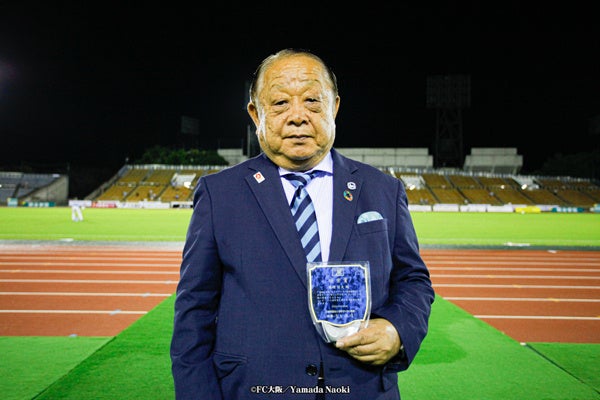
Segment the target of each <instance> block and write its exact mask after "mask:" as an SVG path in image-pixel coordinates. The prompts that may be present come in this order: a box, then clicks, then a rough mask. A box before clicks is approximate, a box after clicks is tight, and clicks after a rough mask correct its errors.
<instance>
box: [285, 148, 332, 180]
mask: <svg viewBox="0 0 600 400" xmlns="http://www.w3.org/2000/svg"><path fill="white" fill-rule="evenodd" d="M313 170H319V171H323V172H325V173H327V174H329V175H333V158H332V157H331V152H328V153H327V155H326V156H325V157H324V158H323V159H322V160H321V162H320V163H318V164H317V165H315V167H314V168H312V169H310V170H308V171H306V172H310V171H313ZM290 172H294V171H290V170H287V169H285V168H281V167H279V176H283V175H285V174H289V173H290Z"/></svg>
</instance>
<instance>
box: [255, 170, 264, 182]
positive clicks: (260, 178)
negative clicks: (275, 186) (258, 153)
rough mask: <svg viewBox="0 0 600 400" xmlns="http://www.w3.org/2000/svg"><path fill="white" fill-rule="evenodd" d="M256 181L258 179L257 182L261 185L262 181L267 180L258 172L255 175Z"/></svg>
mask: <svg viewBox="0 0 600 400" xmlns="http://www.w3.org/2000/svg"><path fill="white" fill-rule="evenodd" d="M254 179H256V182H258V183H261V182H262V181H264V180H265V177H264V176H263V174H262V173H261V172H257V173H255V174H254Z"/></svg>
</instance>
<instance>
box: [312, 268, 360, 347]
mask: <svg viewBox="0 0 600 400" xmlns="http://www.w3.org/2000/svg"><path fill="white" fill-rule="evenodd" d="M306 270H307V274H308V307H309V309H310V315H311V317H312V320H313V323H314V324H315V328H316V329H317V331H318V332H319V334H320V335H321V337H322V338H323V339H324V340H325V341H326V342H328V343H331V342H336V341H337V340H338V339H341V338H343V337H345V336H348V335H351V334H353V333H355V332H358V330H359V329H360V328H361V327H363V326H366V325H367V323H368V321H369V315H370V313H371V278H370V273H369V262H368V261H360V262H311V263H308V264H307V266H306Z"/></svg>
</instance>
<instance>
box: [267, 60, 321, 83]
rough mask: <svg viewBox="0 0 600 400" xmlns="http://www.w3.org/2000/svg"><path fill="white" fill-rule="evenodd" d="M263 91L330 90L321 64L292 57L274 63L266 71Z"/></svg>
mask: <svg viewBox="0 0 600 400" xmlns="http://www.w3.org/2000/svg"><path fill="white" fill-rule="evenodd" d="M261 83H262V85H261V89H266V90H269V91H270V90H277V89H284V88H287V89H294V88H296V89H299V88H308V87H319V88H330V86H331V85H330V84H329V82H328V79H327V73H326V71H325V69H324V68H323V66H322V65H321V63H319V62H318V61H316V60H314V59H312V58H310V57H307V56H290V57H285V58H283V59H280V60H277V61H275V62H273V63H272V64H271V65H270V66H269V67H268V69H267V70H265V72H264V75H263V79H262V82H261Z"/></svg>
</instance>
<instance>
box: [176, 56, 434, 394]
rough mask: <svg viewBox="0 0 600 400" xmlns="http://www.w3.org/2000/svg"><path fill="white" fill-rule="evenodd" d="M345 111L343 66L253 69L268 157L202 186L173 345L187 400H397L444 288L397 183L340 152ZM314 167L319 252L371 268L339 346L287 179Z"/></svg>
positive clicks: (313, 63) (255, 104)
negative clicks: (318, 297)
mask: <svg viewBox="0 0 600 400" xmlns="http://www.w3.org/2000/svg"><path fill="white" fill-rule="evenodd" d="M339 107H340V96H339V94H338V87H337V81H336V76H335V75H334V73H333V71H332V70H331V69H330V67H329V66H328V65H327V64H326V63H325V62H324V61H323V60H322V59H321V58H320V57H319V56H317V55H316V54H314V53H312V52H310V51H307V50H296V49H284V50H281V51H279V52H277V53H275V54H272V55H269V56H268V57H267V58H266V59H264V60H263V61H262V63H261V64H260V65H259V67H258V69H257V70H256V72H255V75H254V80H253V82H252V84H251V86H250V102H249V104H248V107H247V108H248V113H249V114H250V117H251V118H252V120H253V121H254V123H255V125H256V135H257V137H258V141H259V144H260V147H261V150H262V152H261V154H259V155H258V156H256V157H254V158H251V159H249V160H247V161H244V162H242V163H240V164H237V165H235V166H232V167H229V168H227V169H225V170H222V171H220V172H218V173H214V174H210V175H206V176H203V177H202V178H201V179H200V181H199V183H198V185H197V188H196V190H195V193H194V200H193V214H192V217H191V220H190V223H189V227H188V231H187V236H186V241H185V245H184V249H183V253H182V256H183V257H182V262H181V269H180V280H179V283H178V287H177V292H176V299H175V306H174V307H175V316H174V329H173V334H172V339H171V349H170V354H171V361H172V375H173V379H174V383H175V394H176V398H177V399H178V400H183V399H203V400H207V399H219V400H223V399H224V400H234V399H264V398H273V399H275V398H277V399H296V400H299V399H345V400H350V399H359V400H364V399H369V400H383V399H399V398H400V393H399V388H398V376H397V375H398V372H400V371H403V370H405V369H407V368H408V367H409V365H410V364H411V362H412V361H413V359H414V358H415V355H416V354H417V352H418V351H419V349H420V346H421V343H422V341H423V339H424V338H425V337H426V334H427V331H428V324H429V315H430V312H431V305H432V303H433V301H434V297H435V295H434V291H433V289H432V285H431V280H430V276H429V271H428V269H427V266H426V265H425V263H424V261H423V259H422V258H421V256H420V253H419V244H418V240H417V236H416V233H415V229H414V226H413V222H412V219H411V216H410V214H409V210H408V201H407V197H406V193H405V190H404V187H403V184H402V183H401V181H400V180H399V179H397V178H395V177H392V176H391V175H388V174H385V173H383V172H382V171H380V170H378V169H377V168H374V167H372V166H369V165H367V164H364V163H361V162H357V161H354V160H352V159H349V158H347V157H345V156H342V155H341V154H340V153H338V152H337V151H336V150H335V149H334V148H333V143H334V139H335V135H336V125H335V118H336V115H337V113H338V110H339ZM366 138H368V136H366ZM312 171H318V173H317V174H316V176H315V177H314V178H313V179H312V180H311V181H310V182H309V183H307V184H306V190H307V191H308V194H309V196H310V198H311V199H312V201H313V204H314V209H315V211H316V219H317V226H318V235H317V237H318V243H319V247H320V254H319V258H318V260H319V259H320V260H321V261H322V262H345V261H352V262H354V261H359V260H360V261H368V262H369V265H370V279H371V295H372V299H371V314H370V317H369V320H368V324H366V326H365V327H362V328H361V329H360V330H358V331H357V332H355V333H353V334H350V335H349V336H346V337H342V338H340V339H338V340H337V341H335V342H333V343H329V342H327V341H326V340H323V338H322V337H321V336H320V335H319V333H318V332H317V329H315V325H314V324H313V321H312V319H311V315H310V312H309V307H308V299H307V298H308V290H307V285H308V283H307V272H306V268H307V255H306V253H305V251H304V248H303V244H302V242H301V240H300V235H299V233H298V231H297V230H296V226H295V223H294V219H293V217H292V212H291V210H290V203H291V202H292V199H293V197H294V196H295V191H296V188H295V187H294V185H293V184H292V182H291V181H289V180H288V178H287V177H286V175H287V174H289V173H292V172H305V173H309V172H312ZM365 215H377V217H376V218H374V219H372V218H364V216H365ZM319 247H317V248H319Z"/></svg>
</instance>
